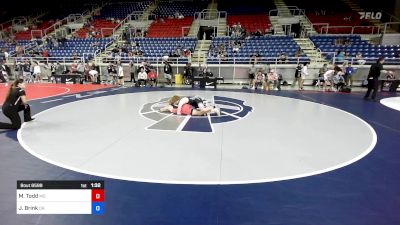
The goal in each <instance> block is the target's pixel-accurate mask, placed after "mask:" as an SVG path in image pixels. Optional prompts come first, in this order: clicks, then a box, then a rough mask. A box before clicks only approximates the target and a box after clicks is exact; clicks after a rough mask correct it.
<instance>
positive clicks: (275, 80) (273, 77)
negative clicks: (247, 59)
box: [267, 70, 281, 91]
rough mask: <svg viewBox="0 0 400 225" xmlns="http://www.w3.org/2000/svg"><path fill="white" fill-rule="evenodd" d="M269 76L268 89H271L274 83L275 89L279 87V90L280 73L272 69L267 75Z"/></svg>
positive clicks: (279, 88)
mask: <svg viewBox="0 0 400 225" xmlns="http://www.w3.org/2000/svg"><path fill="white" fill-rule="evenodd" d="M267 78H268V81H267V90H269V89H270V84H272V85H273V90H275V89H278V90H279V91H280V90H281V84H280V81H279V75H278V74H277V73H276V72H275V70H270V72H269V73H268V75H267Z"/></svg>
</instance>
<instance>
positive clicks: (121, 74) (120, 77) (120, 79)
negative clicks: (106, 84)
mask: <svg viewBox="0 0 400 225" xmlns="http://www.w3.org/2000/svg"><path fill="white" fill-rule="evenodd" d="M117 72H118V85H119V86H124V84H125V80H124V77H125V76H124V67H123V66H122V64H121V62H120V61H118V69H117Z"/></svg>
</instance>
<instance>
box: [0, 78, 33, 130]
mask: <svg viewBox="0 0 400 225" xmlns="http://www.w3.org/2000/svg"><path fill="white" fill-rule="evenodd" d="M2 110H3V113H4V115H5V116H6V117H8V118H9V119H10V120H11V124H9V123H1V122H0V129H14V130H18V129H19V128H21V118H20V117H19V114H18V112H20V111H24V121H25V122H29V121H32V120H34V119H33V118H32V117H31V108H30V106H29V104H28V100H27V98H26V94H25V83H24V80H23V79H17V80H15V81H14V82H13V84H12V85H11V87H10V89H9V90H8V93H7V97H6V100H5V101H4V104H3V107H2Z"/></svg>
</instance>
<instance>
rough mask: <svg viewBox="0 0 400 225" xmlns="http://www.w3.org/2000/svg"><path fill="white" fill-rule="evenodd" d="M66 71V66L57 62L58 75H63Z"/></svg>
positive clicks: (56, 71)
mask: <svg viewBox="0 0 400 225" xmlns="http://www.w3.org/2000/svg"><path fill="white" fill-rule="evenodd" d="M63 73H64V66H61V65H60V63H59V62H57V64H56V66H55V74H56V75H61V74H63Z"/></svg>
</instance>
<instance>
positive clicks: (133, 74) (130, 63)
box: [129, 61, 137, 86]
mask: <svg viewBox="0 0 400 225" xmlns="http://www.w3.org/2000/svg"><path fill="white" fill-rule="evenodd" d="M129 67H130V69H131V80H130V82H131V83H132V84H134V83H136V80H135V71H136V70H137V69H136V65H135V63H134V62H133V61H130V62H129ZM132 86H133V85H132Z"/></svg>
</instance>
